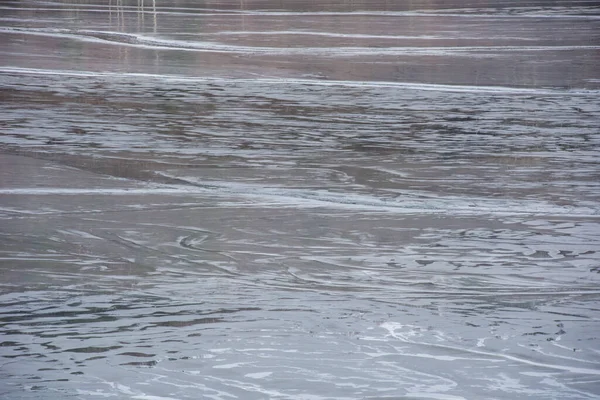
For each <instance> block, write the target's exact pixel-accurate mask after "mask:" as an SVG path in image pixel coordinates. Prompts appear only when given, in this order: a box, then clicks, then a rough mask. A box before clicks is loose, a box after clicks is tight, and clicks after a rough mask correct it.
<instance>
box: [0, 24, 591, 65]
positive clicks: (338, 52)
mask: <svg viewBox="0 0 600 400" xmlns="http://www.w3.org/2000/svg"><path fill="white" fill-rule="evenodd" d="M2 32H3V33H8V34H25V35H36V36H46V37H65V38H70V39H73V40H78V41H84V42H93V43H106V44H110V45H115V46H128V47H136V48H144V49H153V50H177V51H197V52H211V53H235V54H239V53H242V54H255V55H258V54H263V55H312V56H322V57H331V56H338V57H344V58H348V57H355V56H398V55H403V56H413V55H434V56H443V55H452V56H467V57H468V56H477V55H480V54H482V53H492V54H493V55H496V54H497V53H502V52H540V51H573V50H599V49H600V46H593V45H588V46H454V47H451V46H448V47H415V46H408V47H350V46H347V47H264V46H240V45H228V44H223V43H214V42H207V41H183V40H182V41H177V40H168V39H160V38H155V37H149V36H144V35H136V34H124V33H118V32H106V31H90V30H67V29H52V30H47V29H20V28H0V33H2ZM111 35H112V36H114V39H115V40H111V39H113V37H110V36H111ZM117 38H121V39H122V40H117Z"/></svg>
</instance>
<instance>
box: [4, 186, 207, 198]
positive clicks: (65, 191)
mask: <svg viewBox="0 0 600 400" xmlns="http://www.w3.org/2000/svg"><path fill="white" fill-rule="evenodd" d="M201 192H202V193H204V192H206V190H204V189H202V188H197V187H189V188H187V187H183V186H182V187H174V188H133V189H118V188H106V189H103V188H98V189H70V188H16V189H6V188H2V189H0V195H19V196H50V195H59V196H85V195H93V196H137V195H148V194H166V195H171V194H175V195H178V194H191V193H201Z"/></svg>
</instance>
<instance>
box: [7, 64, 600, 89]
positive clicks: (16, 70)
mask: <svg viewBox="0 0 600 400" xmlns="http://www.w3.org/2000/svg"><path fill="white" fill-rule="evenodd" d="M0 73H7V74H30V75H50V76H52V75H54V76H72V77H89V78H116V79H123V78H132V79H158V80H165V81H171V82H190V83H192V82H195V83H200V82H206V83H223V84H227V83H249V84H270V85H284V86H287V85H290V84H297V85H307V86H341V87H361V88H402V89H413V90H426V91H437V92H456V93H494V94H524V95H531V94H540V95H565V96H573V95H597V94H600V90H595V89H567V90H565V89H551V88H548V89H535V88H513V87H507V86H467V85H443V84H433V83H410V82H390V81H340V80H321V79H296V78H261V77H257V78H252V79H249V78H231V77H191V76H181V75H162V74H144V73H121V72H92V71H67V70H49V69H36V68H22V67H12V66H0Z"/></svg>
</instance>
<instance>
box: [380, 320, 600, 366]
mask: <svg viewBox="0 0 600 400" xmlns="http://www.w3.org/2000/svg"><path fill="white" fill-rule="evenodd" d="M380 326H381V327H382V328H383V329H385V330H387V331H388V332H389V335H390V336H392V337H394V338H396V339H398V340H401V341H403V342H405V343H411V344H417V345H422V346H429V347H436V348H441V349H446V350H453V351H459V352H466V353H471V354H477V355H481V356H488V357H493V358H504V359H506V360H509V361H516V362H519V363H522V364H528V365H533V366H536V367H542V368H549V369H554V370H559V371H568V372H573V373H577V374H586V375H600V369H590V368H580V367H569V366H566V365H557V364H548V363H543V362H537V361H532V360H527V359H524V358H520V357H516V356H512V355H510V354H502V353H492V352H489V351H481V350H473V349H466V348H462V347H456V346H447V345H443V344H435V343H426V342H418V341H414V340H408V339H406V338H404V337H402V335H397V334H396V332H395V330H396V329H398V328H402V327H403V326H405V325H403V324H400V323H396V322H384V323H383V324H381V325H380ZM405 355H406V356H410V354H405Z"/></svg>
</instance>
